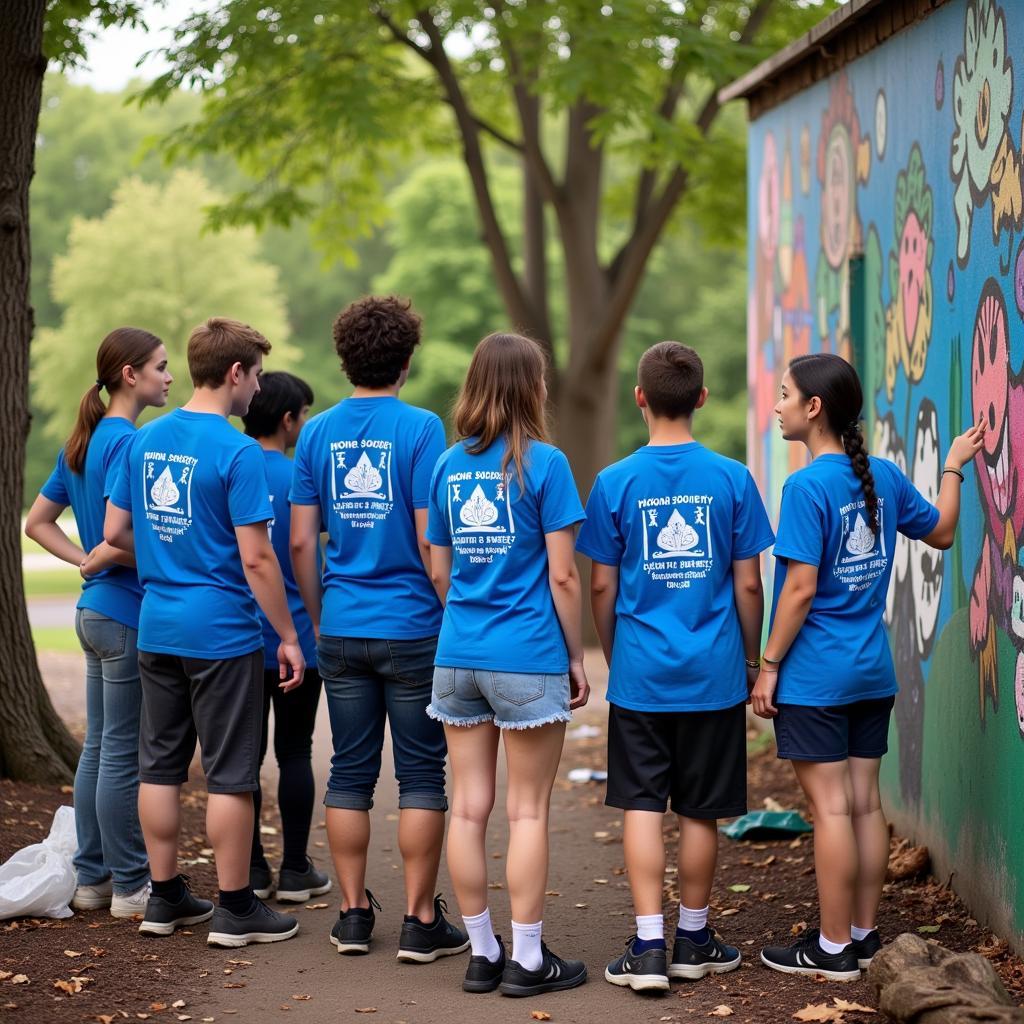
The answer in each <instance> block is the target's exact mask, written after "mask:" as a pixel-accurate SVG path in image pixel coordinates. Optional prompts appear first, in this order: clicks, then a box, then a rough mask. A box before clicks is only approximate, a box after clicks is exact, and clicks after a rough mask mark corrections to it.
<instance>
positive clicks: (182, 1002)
mask: <svg viewBox="0 0 1024 1024" xmlns="http://www.w3.org/2000/svg"><path fill="white" fill-rule="evenodd" d="M184 1005H185V1000H184V999H175V1000H174V1002H173V1003H171V1006H173V1007H174V1009H175V1010H180V1009H181V1008H182V1007H183V1006H184Z"/></svg>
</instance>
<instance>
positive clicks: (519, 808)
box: [427, 334, 589, 996]
mask: <svg viewBox="0 0 1024 1024" xmlns="http://www.w3.org/2000/svg"><path fill="white" fill-rule="evenodd" d="M544 371H545V359H544V354H543V352H542V350H541V348H540V346H538V345H537V344H536V343H535V342H533V341H531V340H529V339H528V338H524V337H521V336H519V335H516V334H491V335H489V336H488V337H486V338H484V339H483V341H481V342H480V344H479V345H478V346H477V348H476V351H475V353H474V355H473V359H472V362H471V363H470V366H469V370H468V372H467V374H466V380H465V383H464V384H463V386H462V390H461V393H460V394H459V398H458V402H457V404H456V407H455V417H454V418H455V431H456V434H457V436H458V441H457V442H456V443H455V444H454V445H453V446H452V447H451V448H450V449H449V450H448V451H447V452H445V454H444V455H442V456H441V458H440V459H439V460H438V463H437V466H436V468H435V470H434V478H433V482H432V484H431V493H430V509H429V525H428V528H427V539H428V540H429V541H430V545H431V549H430V551H431V566H432V576H433V580H434V585H435V587H436V588H437V590H438V594H439V595H440V597H441V599H442V600H443V601H445V612H444V619H443V622H442V625H441V634H440V636H439V638H438V646H437V656H436V659H435V660H436V668H435V671H434V687H433V694H432V698H431V703H430V706H429V708H428V709H427V713H428V714H429V715H430V716H431V717H432V718H436V719H439V720H440V721H441V722H443V723H444V727H445V735H446V738H447V740H448V756H449V760H450V764H451V770H452V778H453V792H452V815H451V822H450V824H449V826H448V870H449V872H450V874H451V877H452V884H453V885H454V887H455V892H456V895H457V896H458V900H459V906H460V908H461V910H462V913H463V915H464V917H463V920H464V921H465V924H466V928H467V931H468V932H469V936H470V941H471V943H472V949H473V955H472V957H471V959H470V963H469V967H468V969H467V971H466V977H465V980H464V982H463V988H464V989H465V990H466V991H468V992H489V991H492V990H493V989H495V988H499V987H500V989H501V992H502V994H503V995H507V996H530V995H537V994H539V993H542V992H551V991H557V990H560V989H567V988H572V987H574V986H576V985H580V984H582V983H583V982H584V981H586V977H587V972H586V967H585V966H584V965H583V964H582V963H581V962H580V961H578V960H563V959H562V958H561V957H558V956H556V955H555V954H554V953H552V952H551V951H550V950H549V949H548V948H547V947H546V946H545V945H544V944H543V943H542V942H541V924H542V920H541V919H542V916H543V907H544V892H545V889H546V888H547V864H548V811H549V804H550V798H551V787H552V784H553V782H554V778H555V772H556V771H557V768H558V761H559V757H560V755H561V752H562V741H563V739H564V735H565V723H566V722H568V721H569V720H570V719H571V712H572V709H574V708H577V707H582V706H583V705H584V704H585V703H586V702H587V697H588V695H589V687H588V685H587V678H586V674H585V673H584V670H583V643H582V626H581V593H580V580H579V576H578V573H577V570H576V564H575V561H574V558H573V546H574V539H575V528H576V526H577V524H578V523H580V522H581V521H582V520H583V518H584V514H583V508H582V506H581V505H580V500H579V495H578V494H577V491H576V485H575V483H574V482H573V478H572V473H571V472H570V469H569V463H568V461H567V460H566V458H565V456H564V455H563V454H562V453H561V452H560V451H559V450H558V449H557V448H555V447H553V446H552V445H550V444H549V443H548V442H547V429H546V424H545V401H546V398H547V389H546V386H545V383H544ZM499 737H500V738H502V739H503V740H504V745H505V757H506V762H507V766H508V798H507V809H508V819H509V832H510V835H509V848H508V859H507V862H506V876H507V881H508V889H509V896H510V899H511V904H512V917H513V920H512V959H511V960H509V961H507V962H506V957H505V949H504V946H503V945H502V943H501V941H500V940H499V939H498V938H497V937H496V936H495V934H494V931H493V929H492V927H491V922H490V911H489V909H488V906H487V856H486V852H485V838H486V832H487V821H488V818H489V817H490V812H491V808H492V806H493V804H494V793H495V767H496V759H497V751H498V739H499Z"/></svg>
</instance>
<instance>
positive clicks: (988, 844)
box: [748, 0, 1024, 944]
mask: <svg viewBox="0 0 1024 1024" xmlns="http://www.w3.org/2000/svg"><path fill="white" fill-rule="evenodd" d="M1022 54H1024V7H1022V8H1021V9H1020V10H1019V11H1018V9H1017V8H1016V7H1015V6H1013V5H1011V4H1010V3H1009V2H1008V0H1003V2H1002V3H999V2H995V0H950V2H948V3H946V4H944V5H943V6H942V7H940V8H939V9H938V10H937V11H936V12H935V13H934V14H932V15H931V16H930V17H928V18H925V19H924V20H922V21H921V22H919V23H917V24H916V25H915V26H913V27H912V28H910V29H907V30H905V31H903V32H901V33H899V34H897V35H895V36H893V37H892V38H891V39H889V40H888V41H887V42H886V43H884V44H883V45H882V46H880V47H878V48H876V49H875V50H873V51H871V52H870V53H868V54H866V55H864V56H863V57H861V58H860V59H859V60H857V61H856V62H855V63H853V64H850V65H848V66H847V67H845V68H844V69H843V70H842V71H840V72H839V73H837V74H835V75H833V76H832V77H831V78H829V79H826V80H824V81H821V82H819V83H817V84H815V85H813V86H811V87H810V88H808V89H806V90H805V91H803V92H802V93H799V94H797V95H796V96H793V97H792V98H790V99H789V100H787V101H786V102H785V103H783V104H782V105H781V106H778V107H776V108H774V109H771V110H768V111H767V112H766V113H764V114H763V115H762V116H761V117H759V118H758V119H757V120H755V121H754V122H752V124H751V128H750V159H749V171H748V175H749V177H748V182H749V186H748V187H749V193H750V199H751V201H750V210H749V218H750V236H749V237H750V253H749V256H750V274H751V277H750V299H749V309H750V314H751V315H750V319H749V323H748V343H749V345H748V370H749V378H750V380H749V384H750V389H751V396H752V401H751V415H750V425H749V440H750V464H751V467H752V470H753V471H754V473H755V476H756V478H757V479H758V481H759V483H760V485H761V487H762V489H763V492H764V494H765V496H766V497H767V499H768V500H769V502H770V503H771V505H772V507H774V508H777V507H778V499H779V494H780V492H781V487H782V483H783V482H784V480H785V477H786V476H787V475H788V474H789V473H790V472H791V471H792V470H793V469H794V468H795V466H796V465H797V462H796V461H795V460H798V459H799V458H800V457H801V456H800V453H799V452H794V451H793V450H792V449H793V446H790V445H787V444H786V443H785V442H783V441H782V440H781V439H780V438H779V435H778V430H777V428H776V424H775V422H774V418H773V417H772V415H771V408H772V404H773V402H774V398H775V395H776V392H777V388H778V382H779V378H780V376H781V373H782V369H783V368H784V367H785V365H786V363H787V361H788V360H789V359H790V358H792V356H793V355H795V354H797V353H799V352H806V351H838V352H840V353H841V354H843V355H845V356H846V357H847V358H849V359H851V361H853V362H854V363H855V364H856V365H857V367H858V369H859V371H860V373H861V376H862V379H863V381H864V384H865V396H866V402H867V407H866V408H865V416H866V419H867V421H868V425H869V433H870V436H871V438H872V443H873V451H874V453H875V454H878V455H883V456H885V457H887V458H890V459H892V460H893V461H894V462H896V463H897V464H898V465H899V466H900V467H901V468H903V469H904V470H905V471H906V472H907V474H908V475H909V476H910V477H911V478H912V479H913V481H914V483H915V485H916V486H917V487H918V488H919V489H920V490H921V491H922V492H923V493H924V494H926V495H928V496H929V497H932V498H934V496H935V495H936V494H937V493H938V488H939V484H940V480H941V476H940V472H941V466H942V458H943V456H944V454H945V452H946V449H947V448H948V446H949V443H950V440H951V438H952V437H953V436H954V435H955V434H957V433H959V432H961V431H962V430H963V429H965V428H966V426H967V425H968V424H969V423H970V422H972V420H977V419H978V418H980V417H984V418H985V420H986V421H987V423H988V432H987V435H986V443H985V448H984V450H983V451H982V452H981V453H980V454H979V455H978V457H977V459H976V461H975V464H974V465H973V466H971V467H968V474H967V480H966V482H965V484H964V487H963V512H962V518H961V529H960V531H959V534H958V537H957V540H956V543H955V544H954V546H953V548H952V549H950V550H949V551H946V552H941V551H935V550H933V549H931V548H928V547H926V546H925V545H923V544H920V543H910V542H907V541H906V540H902V539H901V540H900V542H899V544H898V546H897V549H896V551H895V553H894V559H895V565H894V571H893V577H892V585H891V589H890V592H889V595H888V600H887V603H886V613H885V618H886V622H887V624H888V627H889V633H890V641H891V644H892V649H893V658H894V661H895V664H896V669H897V673H898V676H899V679H900V686H901V692H900V696H899V698H898V700H897V705H896V713H895V715H894V721H893V729H892V735H891V737H890V750H891V751H892V753H891V754H890V756H889V757H888V758H886V760H885V761H884V762H883V780H884V784H885V788H886V794H887V802H888V805H889V808H890V810H891V811H892V812H893V813H894V815H895V817H896V819H897V820H898V822H899V823H900V824H901V826H902V827H903V828H904V829H907V830H909V831H911V832H912V833H913V834H915V835H916V836H918V837H920V838H921V839H922V840H923V841H925V842H927V843H928V844H929V846H930V847H931V848H932V850H933V853H934V854H935V856H936V860H937V862H938V864H939V865H940V866H942V867H943V869H944V870H954V869H955V870H956V872H957V877H958V878H959V879H961V889H962V890H963V891H964V894H965V895H966V896H967V898H968V899H969V900H970V901H971V903H972V906H974V907H975V909H976V910H977V911H978V913H980V914H982V915H983V916H985V917H986V918H987V919H988V920H989V922H990V923H991V924H993V925H994V926H996V927H997V928H999V929H1001V930H1002V931H1003V933H1004V934H1008V935H1011V936H1014V937H1016V939H1017V942H1018V944H1024V801H1021V800H1020V799H1019V797H1018V796H1017V795H1016V794H1017V792H1018V787H1017V786H1016V785H1015V784H1014V783H1015V782H1016V781H1017V780H1019V779H1020V778H1021V776H1022V774H1024V239H1022V237H1021V234H1022V228H1024V191H1022V189H1024V160H1022V155H1021V150H1022V143H1024V97H1022V96H1020V95H1015V93H1014V74H1015V72H1016V73H1017V74H1018V75H1019V74H1021V73H1022V69H1024V59H1018V60H1017V61H1015V60H1014V57H1015V55H1022ZM908 81H926V82H929V83H931V82H934V104H933V103H932V102H931V101H929V102H928V104H927V106H925V105H922V103H921V97H920V94H919V92H917V91H916V90H913V89H908V88H907V82H908ZM1017 92H1018V93H1020V92H1021V90H1017ZM865 125H867V126H868V127H870V134H868V133H867V132H865V127H864V126H865ZM812 160H813V161H814V163H813V164H812ZM793 168H796V178H795V179H794V172H793ZM794 180H795V184H796V186H797V187H795V188H794ZM808 267H813V268H815V270H814V275H813V278H809V277H808V271H807V268H808Z"/></svg>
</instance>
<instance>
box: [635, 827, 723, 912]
mask: <svg viewBox="0 0 1024 1024" xmlns="http://www.w3.org/2000/svg"><path fill="white" fill-rule="evenodd" d="M717 864H718V822H717V821H715V820H714V819H712V820H710V821H708V820H702V819H699V818H684V817H683V816H682V815H679V899H680V902H681V903H682V904H683V906H684V907H689V909H690V910H700V909H702V908H703V907H706V906H707V905H708V901H709V900H710V899H711V885H712V883H713V882H714V880H715V866H716V865H717ZM650 913H652V914H654V913H657V911H654V910H652V911H650Z"/></svg>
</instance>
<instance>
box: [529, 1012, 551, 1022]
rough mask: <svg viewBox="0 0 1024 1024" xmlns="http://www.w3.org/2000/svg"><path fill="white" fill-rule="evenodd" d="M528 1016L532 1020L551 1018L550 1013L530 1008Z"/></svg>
mask: <svg viewBox="0 0 1024 1024" xmlns="http://www.w3.org/2000/svg"><path fill="white" fill-rule="evenodd" d="M530 1016H531V1017H532V1018H533V1019H534V1020H551V1014H550V1013H545V1012H544V1011H543V1010H532V1011H531V1012H530Z"/></svg>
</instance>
